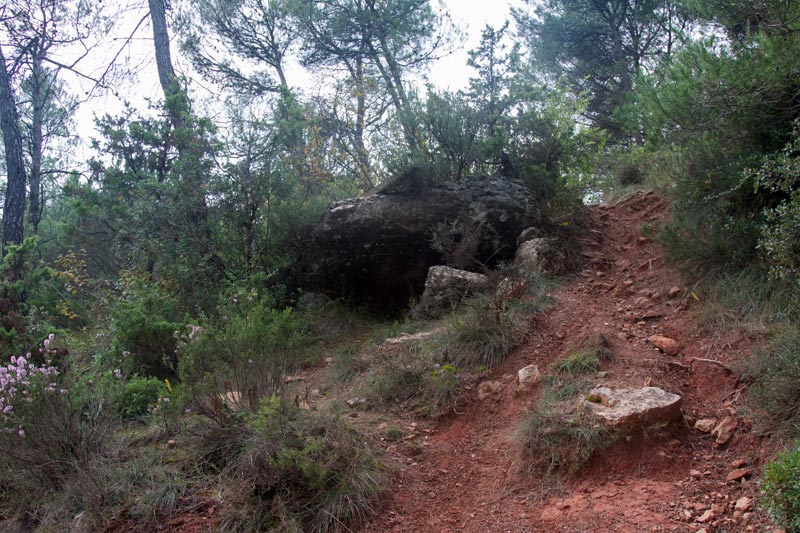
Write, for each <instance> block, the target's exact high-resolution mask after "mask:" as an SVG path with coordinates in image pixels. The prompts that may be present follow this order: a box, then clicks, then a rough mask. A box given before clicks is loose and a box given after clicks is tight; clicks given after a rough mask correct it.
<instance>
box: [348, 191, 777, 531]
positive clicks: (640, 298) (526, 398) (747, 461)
mask: <svg viewBox="0 0 800 533" xmlns="http://www.w3.org/2000/svg"><path fill="white" fill-rule="evenodd" d="M589 213H590V219H591V221H590V231H589V233H588V237H587V238H586V242H585V243H584V245H585V250H586V251H585V254H586V256H587V258H588V259H589V261H588V268H587V269H586V270H584V271H583V272H581V273H580V274H579V275H578V276H576V277H575V278H574V279H573V280H571V281H570V282H568V283H566V284H565V285H564V286H562V287H561V288H560V289H559V290H557V291H555V293H554V294H553V297H554V298H555V300H556V301H555V304H554V305H553V306H552V308H551V309H550V310H549V311H547V312H546V313H544V314H543V315H542V316H540V317H539V318H537V320H536V321H535V324H534V325H533V328H534V331H533V334H532V335H531V337H530V340H529V341H528V342H527V343H526V344H525V345H524V346H521V347H520V348H519V349H517V350H516V351H515V352H514V353H513V354H511V356H510V357H509V358H508V359H507V360H506V361H505V362H504V363H502V364H501V365H499V366H498V367H497V368H495V369H493V371H492V373H491V376H489V377H487V378H485V379H486V380H492V381H497V382H500V383H502V387H501V388H500V390H498V391H496V392H495V393H494V394H493V395H492V396H490V397H489V398H486V399H484V400H483V401H479V400H478V399H477V394H476V392H477V391H476V389H477V388H475V390H472V391H468V393H467V394H466V395H465V396H466V397H465V398H464V399H462V401H461V402H460V403H459V407H458V414H455V415H452V416H451V417H449V418H448V419H446V420H443V421H440V422H439V423H438V425H437V424H432V423H430V422H423V421H420V423H419V425H416V424H415V425H414V428H413V430H414V433H413V434H414V435H415V436H414V439H415V441H416V442H418V445H417V446H408V443H406V444H405V445H396V444H387V451H388V453H389V454H390V455H392V456H393V457H394V458H395V459H396V460H397V461H398V462H399V463H400V468H399V473H398V475H397V477H396V479H395V483H394V487H393V488H392V491H391V495H390V499H389V502H388V503H387V504H386V506H385V508H384V510H383V512H382V513H381V515H380V516H379V517H377V518H376V519H375V520H373V521H372V522H371V523H370V524H368V525H367V526H366V527H364V528H363V529H362V530H361V531H362V533H385V532H397V533H400V532H407V533H412V532H413V533H428V532H430V533H457V532H465V533H505V532H508V533H523V532H540V531H542V532H549V531H554V532H555V531H564V532H610V531H617V532H628V531H629V532H641V531H700V530H701V529H705V531H706V532H709V533H710V532H714V531H717V532H722V531H726V532H733V531H764V530H765V529H766V530H769V524H768V522H767V520H766V517H765V515H764V513H763V512H762V511H760V510H758V488H757V484H756V481H755V480H756V479H757V477H758V474H759V467H760V465H761V464H762V462H763V461H764V460H765V458H766V457H767V451H766V450H765V449H764V446H763V445H762V443H761V441H760V440H759V438H757V437H755V436H754V435H753V434H752V432H751V431H750V427H751V425H752V424H751V422H750V421H749V420H748V419H747V418H746V417H745V416H744V415H743V413H741V412H737V409H738V408H739V406H740V403H741V401H742V393H743V389H741V388H740V387H741V384H740V383H739V382H738V377H737V375H736V374H735V372H734V371H733V370H732V368H731V366H732V364H733V363H735V362H736V361H737V360H740V359H742V358H746V357H748V356H749V354H750V353H751V352H752V349H753V346H754V345H756V344H758V343H759V342H761V340H762V339H759V338H758V336H757V335H755V336H753V338H748V337H747V336H746V335H747V334H745V333H742V332H735V331H711V330H709V329H706V328H703V327H701V326H700V325H698V321H697V319H696V317H695V315H694V313H693V310H692V307H693V305H695V304H696V301H695V297H694V296H693V294H692V292H691V291H690V290H689V289H686V288H685V287H684V282H683V280H682V278H681V276H680V274H679V273H678V272H677V271H676V270H675V269H674V268H672V267H670V266H667V265H665V263H664V260H663V258H662V254H661V250H660V248H659V246H658V245H657V244H656V243H654V242H652V241H651V240H649V239H648V238H646V237H645V236H643V235H642V227H643V225H644V224H653V223H658V222H659V221H660V220H663V219H664V218H665V217H667V216H668V215H669V204H668V202H667V201H666V200H665V199H663V198H661V197H659V196H657V195H655V194H652V193H637V194H634V195H633V196H630V197H628V198H626V199H625V200H622V201H621V202H619V203H617V204H615V205H611V206H592V207H590V208H589ZM675 287H677V288H678V289H680V291H677V289H674V288H675ZM671 292H672V295H670V293H671ZM601 334H603V335H605V336H606V337H607V338H608V339H609V340H610V344H611V348H612V349H613V352H614V359H613V361H611V362H608V363H605V364H604V365H605V366H604V367H603V368H602V370H603V371H607V373H606V372H604V373H602V374H600V375H602V376H604V377H602V378H598V379H597V382H598V384H602V385H606V386H610V387H641V386H645V385H652V386H657V387H661V388H664V389H666V390H668V391H670V392H674V393H677V394H680V395H681V396H682V397H683V408H682V409H683V412H684V416H685V423H684V424H681V425H680V427H677V428H674V429H672V430H670V431H669V433H666V432H664V431H656V432H654V433H651V434H649V435H643V436H640V437H636V438H633V439H630V440H627V441H622V442H620V443H617V444H615V445H614V446H613V447H611V448H610V449H608V450H606V451H605V452H602V453H600V454H598V455H599V456H597V457H595V458H594V459H593V460H592V462H591V463H590V464H589V465H588V467H586V468H585V469H584V470H583V471H582V472H581V473H580V474H579V475H578V476H577V477H573V478H568V479H566V480H565V481H564V482H563V485H562V486H561V487H560V488H554V487H553V482H552V480H543V479H536V478H532V476H530V475H523V474H521V473H520V472H521V468H520V465H519V464H518V462H517V456H518V449H519V448H518V445H517V443H516V442H515V438H514V434H515V431H516V429H517V427H518V426H519V425H520V422H521V421H522V420H523V419H524V418H525V416H526V412H528V411H529V409H530V408H531V407H532V405H533V403H534V402H535V400H536V398H537V396H538V394H539V391H537V390H535V389H534V390H533V391H531V392H529V393H525V394H523V395H519V394H516V383H515V379H516V372H517V370H518V369H520V368H522V367H524V366H526V365H529V364H536V365H538V366H539V368H540V369H543V370H545V371H546V369H548V367H549V366H550V365H551V363H553V361H555V360H557V359H559V358H562V357H565V356H567V355H569V353H570V352H571V351H572V350H573V349H574V348H576V347H577V348H580V347H582V346H583V344H584V342H585V340H586V339H596V338H597V337H598V336H599V335H601ZM654 334H660V335H664V336H667V337H670V338H672V339H675V340H677V341H678V342H679V343H680V345H681V347H682V349H681V351H680V353H679V354H678V355H677V356H669V355H666V354H664V353H662V352H660V351H658V350H657V349H655V348H654V347H653V346H651V345H649V344H648V343H647V341H646V339H647V338H648V337H650V336H652V335H654ZM728 415H732V417H733V419H734V420H735V421H736V424H737V429H736V432H735V434H734V435H733V438H732V439H731V440H730V441H729V442H728V443H727V444H724V445H717V444H715V442H714V438H713V437H712V436H710V435H708V434H705V433H702V432H700V431H698V430H696V429H694V428H693V426H694V422H695V421H696V420H698V419H702V418H714V419H717V420H721V419H722V418H724V417H725V416H728ZM423 428H424V429H423ZM409 450H414V452H415V453H414V454H413V455H412V454H411V453H409ZM736 468H744V469H752V470H751V472H748V476H747V477H745V478H744V479H743V480H740V481H726V478H727V477H728V474H729V473H730V472H731V471H733V470H735V469H736ZM743 497H747V498H750V499H751V500H752V502H753V503H754V504H755V508H754V509H753V510H746V511H742V510H739V511H736V510H735V509H734V506H735V504H736V502H737V501H739V503H740V506H744V507H749V506H748V505H747V502H746V501H745V500H741V498H743Z"/></svg>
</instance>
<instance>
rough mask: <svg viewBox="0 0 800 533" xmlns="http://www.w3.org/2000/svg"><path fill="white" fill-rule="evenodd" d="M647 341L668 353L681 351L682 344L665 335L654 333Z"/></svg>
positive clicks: (676, 353)
mask: <svg viewBox="0 0 800 533" xmlns="http://www.w3.org/2000/svg"><path fill="white" fill-rule="evenodd" d="M647 342H649V343H650V344H652V345H653V346H655V347H656V348H658V349H659V350H661V351H662V352H664V353H665V354H667V355H678V354H679V353H680V351H681V345H680V343H679V342H678V341H676V340H675V339H671V338H669V337H665V336H663V335H653V336H651V337H649V338H648V339H647Z"/></svg>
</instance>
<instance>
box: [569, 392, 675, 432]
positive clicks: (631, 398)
mask: <svg viewBox="0 0 800 533" xmlns="http://www.w3.org/2000/svg"><path fill="white" fill-rule="evenodd" d="M681 401H682V399H681V397H680V396H678V395H677V394H672V393H670V392H667V391H665V390H663V389H660V388H658V387H642V388H640V389H610V388H608V387H597V388H595V389H593V390H592V391H590V392H589V394H587V395H586V400H584V402H583V403H584V406H585V407H586V408H587V409H589V410H590V411H591V412H592V413H594V414H595V416H597V417H598V418H599V419H600V422H601V423H602V424H604V425H606V426H609V427H615V428H621V429H626V430H632V429H635V428H640V427H646V426H651V425H654V424H666V423H669V422H672V421H674V420H677V419H679V418H680V417H681Z"/></svg>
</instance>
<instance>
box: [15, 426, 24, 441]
mask: <svg viewBox="0 0 800 533" xmlns="http://www.w3.org/2000/svg"><path fill="white" fill-rule="evenodd" d="M17 434H18V435H19V438H21V439H24V438H25V430H24V429H22V426H20V428H19V431H17Z"/></svg>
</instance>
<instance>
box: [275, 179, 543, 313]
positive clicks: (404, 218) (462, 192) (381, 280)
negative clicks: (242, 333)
mask: <svg viewBox="0 0 800 533" xmlns="http://www.w3.org/2000/svg"><path fill="white" fill-rule="evenodd" d="M417 181H420V180H417ZM423 181H424V180H423ZM415 183H416V182H415ZM420 186H421V187H424V190H419V187H417V188H414V187H405V188H403V187H387V188H384V189H381V190H379V191H377V192H376V193H374V194H372V195H370V196H366V197H363V198H355V199H351V200H343V201H340V202H335V203H333V204H332V205H331V206H330V208H329V209H328V211H327V212H326V213H325V215H324V216H323V217H322V219H321V220H319V221H318V222H317V223H316V224H315V225H314V226H313V227H312V228H311V229H310V231H309V232H308V234H307V235H306V237H305V238H304V239H302V240H301V242H300V246H299V251H300V259H299V261H298V262H297V263H296V264H295V265H294V266H293V268H292V269H291V271H290V274H289V276H290V279H289V282H290V284H292V285H295V286H297V287H300V288H304V289H308V290H313V291H319V292H322V293H324V294H327V295H328V296H332V297H335V298H345V299H348V300H350V301H352V302H354V303H358V304H366V305H370V306H372V307H376V308H381V309H387V310H391V309H400V308H403V307H405V306H406V305H408V303H409V300H410V299H411V298H413V297H418V296H419V295H420V294H422V291H423V288H424V285H425V280H426V278H427V275H428V269H429V268H430V267H431V266H434V265H447V266H452V267H456V268H462V269H463V268H466V269H468V270H471V269H476V268H478V267H479V266H488V267H491V266H493V265H495V264H497V263H498V262H501V261H508V260H510V259H512V258H513V257H514V254H515V252H516V247H517V237H518V236H519V234H520V232H521V231H522V230H523V229H525V228H527V227H531V226H540V225H541V224H542V216H541V213H540V211H539V202H538V199H537V198H536V197H535V196H534V194H533V193H532V192H531V190H530V189H528V188H527V187H525V186H524V185H522V184H521V183H520V182H518V181H515V180H511V179H507V178H488V177H481V178H467V179H463V180H461V181H459V182H457V183H447V184H441V185H428V184H427V183H423V184H422V185H420Z"/></svg>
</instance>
